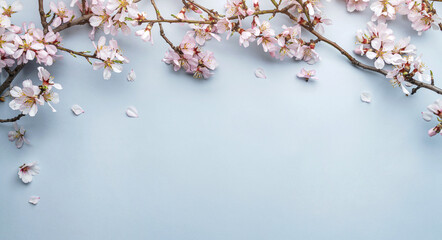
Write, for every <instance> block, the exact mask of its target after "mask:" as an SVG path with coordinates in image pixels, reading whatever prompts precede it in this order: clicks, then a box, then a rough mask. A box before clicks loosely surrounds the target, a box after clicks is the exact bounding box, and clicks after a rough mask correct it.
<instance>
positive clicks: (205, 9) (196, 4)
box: [183, 0, 219, 19]
mask: <svg viewBox="0 0 442 240" xmlns="http://www.w3.org/2000/svg"><path fill="white" fill-rule="evenodd" d="M187 2H189V3H190V4H189V3H187ZM183 4H184V5H186V6H188V5H193V6H196V7H197V8H199V9H201V10H202V11H204V12H205V13H207V15H209V17H211V18H212V19H218V16H219V14H218V13H216V12H214V11H213V9H212V10H210V9H207V8H206V7H204V6H202V5H200V4H198V3H196V2H195V1H193V0H183ZM215 15H218V16H215Z"/></svg>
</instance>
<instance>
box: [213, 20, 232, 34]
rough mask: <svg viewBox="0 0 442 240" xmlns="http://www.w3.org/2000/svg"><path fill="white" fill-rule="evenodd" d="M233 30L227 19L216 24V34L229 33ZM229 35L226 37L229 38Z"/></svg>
mask: <svg viewBox="0 0 442 240" xmlns="http://www.w3.org/2000/svg"><path fill="white" fill-rule="evenodd" d="M232 28H233V23H232V22H231V21H230V20H229V19H228V18H223V19H221V20H219V21H218V22H217V23H216V30H217V32H218V33H225V32H231V31H232ZM229 36H230V33H229V34H228V35H227V39H228V38H229Z"/></svg>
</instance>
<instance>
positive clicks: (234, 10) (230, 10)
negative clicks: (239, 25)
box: [225, 0, 247, 17]
mask: <svg viewBox="0 0 442 240" xmlns="http://www.w3.org/2000/svg"><path fill="white" fill-rule="evenodd" d="M244 7H245V6H244V4H243V1H242V0H233V1H230V0H227V3H226V5H225V8H226V17H233V16H238V15H241V16H247V12H246V10H245V9H244Z"/></svg>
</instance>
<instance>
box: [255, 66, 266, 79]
mask: <svg viewBox="0 0 442 240" xmlns="http://www.w3.org/2000/svg"><path fill="white" fill-rule="evenodd" d="M255 76H256V77H257V78H264V79H266V78H267V76H266V74H265V72H264V69H262V68H257V69H256V70H255Z"/></svg>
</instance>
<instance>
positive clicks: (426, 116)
mask: <svg viewBox="0 0 442 240" xmlns="http://www.w3.org/2000/svg"><path fill="white" fill-rule="evenodd" d="M422 118H423V119H424V120H425V121H427V122H429V121H431V119H433V113H431V112H422Z"/></svg>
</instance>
